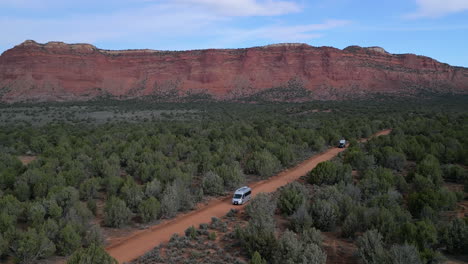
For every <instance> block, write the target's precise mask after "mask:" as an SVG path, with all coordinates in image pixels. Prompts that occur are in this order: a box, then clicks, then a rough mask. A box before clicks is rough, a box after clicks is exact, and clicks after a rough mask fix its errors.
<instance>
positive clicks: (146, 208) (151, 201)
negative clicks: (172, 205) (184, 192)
mask: <svg viewBox="0 0 468 264" xmlns="http://www.w3.org/2000/svg"><path fill="white" fill-rule="evenodd" d="M160 214H161V204H160V203H159V201H158V200H157V199H156V198H154V197H150V198H148V199H146V200H143V202H141V203H140V205H138V215H139V216H140V217H141V220H142V221H143V223H148V222H150V221H153V220H155V219H158V217H159V216H160Z"/></svg>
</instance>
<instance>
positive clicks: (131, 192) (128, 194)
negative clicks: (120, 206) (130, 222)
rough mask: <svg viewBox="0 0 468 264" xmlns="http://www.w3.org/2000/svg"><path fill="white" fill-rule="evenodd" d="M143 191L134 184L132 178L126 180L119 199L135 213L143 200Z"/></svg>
mask: <svg viewBox="0 0 468 264" xmlns="http://www.w3.org/2000/svg"><path fill="white" fill-rule="evenodd" d="M143 196H144V195H143V191H142V188H141V186H139V185H137V184H136V183H135V180H133V178H127V179H126V181H125V183H124V185H123V186H122V188H121V189H120V197H121V198H122V200H123V201H124V202H125V203H126V204H127V206H128V207H129V208H130V209H132V210H133V211H135V210H136V209H137V208H138V205H139V204H140V202H141V201H142V199H143Z"/></svg>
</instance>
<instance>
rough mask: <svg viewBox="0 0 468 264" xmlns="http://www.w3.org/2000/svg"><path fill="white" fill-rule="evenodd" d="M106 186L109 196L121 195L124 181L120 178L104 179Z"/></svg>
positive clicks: (114, 176) (109, 177)
mask: <svg viewBox="0 0 468 264" xmlns="http://www.w3.org/2000/svg"><path fill="white" fill-rule="evenodd" d="M103 181H104V186H105V189H106V192H107V195H108V196H115V195H117V194H118V193H119V191H120V188H121V187H122V185H123V183H124V180H123V179H122V178H121V177H120V176H116V175H113V176H107V177H105V178H104V180H103Z"/></svg>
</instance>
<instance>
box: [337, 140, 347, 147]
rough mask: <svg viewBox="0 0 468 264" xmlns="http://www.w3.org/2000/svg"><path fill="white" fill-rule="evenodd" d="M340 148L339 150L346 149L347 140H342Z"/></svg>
mask: <svg viewBox="0 0 468 264" xmlns="http://www.w3.org/2000/svg"><path fill="white" fill-rule="evenodd" d="M338 147H339V148H344V147H346V140H344V139H342V140H340V144H338Z"/></svg>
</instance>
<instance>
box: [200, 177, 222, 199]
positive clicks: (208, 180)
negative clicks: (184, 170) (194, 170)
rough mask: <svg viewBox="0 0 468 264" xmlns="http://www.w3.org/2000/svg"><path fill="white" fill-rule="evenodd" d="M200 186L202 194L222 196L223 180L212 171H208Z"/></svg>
mask: <svg viewBox="0 0 468 264" xmlns="http://www.w3.org/2000/svg"><path fill="white" fill-rule="evenodd" d="M202 185H203V193H206V194H208V195H222V194H223V192H224V181H223V179H222V178H221V177H220V176H219V175H218V174H216V173H214V172H212V171H209V172H207V173H206V174H205V175H204V177H203V181H202Z"/></svg>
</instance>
